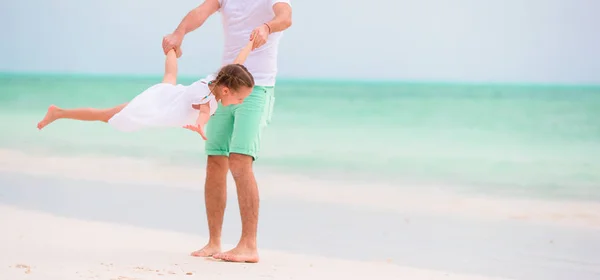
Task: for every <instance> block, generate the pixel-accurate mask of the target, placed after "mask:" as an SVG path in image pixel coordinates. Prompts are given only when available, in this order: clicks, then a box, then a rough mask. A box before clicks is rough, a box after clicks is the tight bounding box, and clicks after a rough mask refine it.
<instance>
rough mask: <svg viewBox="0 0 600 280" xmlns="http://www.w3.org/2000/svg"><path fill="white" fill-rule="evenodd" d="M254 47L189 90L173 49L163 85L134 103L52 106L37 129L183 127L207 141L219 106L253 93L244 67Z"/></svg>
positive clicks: (158, 85) (238, 102)
mask: <svg viewBox="0 0 600 280" xmlns="http://www.w3.org/2000/svg"><path fill="white" fill-rule="evenodd" d="M252 43H253V41H250V42H249V43H248V44H247V45H246V46H245V47H244V48H243V49H242V50H241V52H240V54H239V55H238V56H237V58H236V59H235V60H234V62H233V63H232V64H229V65H226V66H224V67H222V68H221V69H220V71H219V73H218V74H217V76H216V77H215V78H214V79H209V78H208V77H207V79H201V80H199V81H196V82H194V83H192V84H191V85H189V86H184V85H180V84H177V82H176V81H177V58H178V57H180V56H181V50H179V49H172V50H170V51H169V52H168V53H167V56H166V61H165V74H164V76H163V81H162V83H159V84H156V85H153V86H151V87H150V88H148V89H146V90H145V91H143V92H142V93H140V94H139V95H138V96H136V97H135V98H133V100H131V101H130V102H128V103H124V104H121V105H118V106H116V107H113V108H109V109H95V108H78V109H62V108H59V107H57V106H54V105H51V106H50V107H49V108H48V112H47V113H46V116H45V117H44V119H42V121H40V122H39V123H38V125H37V127H38V129H42V128H44V127H45V126H47V125H49V124H50V123H52V122H54V121H55V120H58V119H73V120H80V121H102V122H106V123H108V124H110V125H111V126H113V127H114V128H116V129H118V130H120V131H135V130H138V129H142V128H145V127H183V128H186V129H189V130H192V131H196V132H198V133H200V135H201V136H202V138H203V139H204V140H206V135H205V134H204V126H205V125H206V123H207V122H208V119H209V118H210V116H211V115H212V114H214V112H215V111H216V110H217V106H218V104H217V102H219V101H220V102H221V104H222V105H223V106H229V105H233V104H240V103H242V101H243V100H244V99H245V98H246V97H248V95H250V93H251V92H252V88H253V87H254V78H253V76H252V74H250V72H248V69H246V67H244V66H243V65H242V64H243V63H244V61H245V60H246V58H247V57H248V54H249V53H250V51H251V50H252ZM211 76H212V75H211ZM209 77H210V76H209Z"/></svg>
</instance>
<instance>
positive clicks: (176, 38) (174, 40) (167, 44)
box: [162, 32, 183, 58]
mask: <svg viewBox="0 0 600 280" xmlns="http://www.w3.org/2000/svg"><path fill="white" fill-rule="evenodd" d="M182 41H183V34H181V33H177V32H174V33H171V34H169V35H167V36H165V37H163V41H162V47H163V52H164V53H165V55H166V54H167V53H168V52H169V51H170V50H172V49H175V50H176V51H177V50H179V51H178V52H177V57H178V58H179V57H180V56H181V54H182V53H181V42H182Z"/></svg>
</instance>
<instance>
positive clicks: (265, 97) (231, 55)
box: [163, 0, 292, 262]
mask: <svg viewBox="0 0 600 280" xmlns="http://www.w3.org/2000/svg"><path fill="white" fill-rule="evenodd" d="M217 11H220V12H221V14H222V24H223V30H224V32H225V49H224V53H223V58H222V64H223V65H224V64H228V63H231V62H232V61H233V60H234V59H235V56H236V55H237V54H238V53H239V51H240V50H241V49H242V48H243V47H244V46H245V45H246V44H247V43H248V41H249V40H253V46H252V52H251V53H250V55H249V56H248V58H247V60H246V63H245V64H244V65H245V66H246V67H247V68H248V70H249V71H250V73H252V75H253V76H254V79H255V84H256V86H255V87H254V90H253V92H252V94H250V96H248V97H247V98H246V99H245V100H244V102H243V103H242V104H239V105H232V106H227V107H223V106H221V105H220V104H219V108H218V109H217V111H216V112H215V114H214V116H212V117H211V119H210V120H209V122H208V124H207V129H206V137H207V138H208V139H207V141H206V153H207V155H208V161H207V166H206V182H205V186H204V198H205V202H206V215H207V218H208V227H209V232H210V238H209V241H208V244H207V245H206V246H204V247H203V248H202V249H200V250H198V251H195V252H192V256H197V257H209V256H212V257H213V258H216V259H221V260H225V261H234V262H258V260H259V256H258V251H257V246H256V234H257V224H258V205H259V197H258V188H257V184H256V180H255V178H254V172H253V170H252V164H253V162H254V160H256V158H257V153H258V150H259V147H260V138H261V132H262V130H263V129H264V128H265V127H266V125H267V124H268V123H269V122H270V119H271V112H272V109H273V102H274V86H275V77H276V73H277V51H278V46H279V40H280V38H281V35H282V31H283V30H285V29H287V28H289V27H290V26H291V24H292V8H291V5H290V2H289V0H205V1H204V3H202V4H201V5H200V6H198V7H197V8H195V9H193V10H192V11H190V12H189V13H188V14H187V15H186V16H185V17H184V18H183V20H182V21H181V23H180V24H179V26H178V27H177V29H176V30H175V31H174V32H173V33H172V34H169V35H167V36H165V37H164V38H163V49H164V51H165V53H166V52H168V51H169V50H170V49H172V48H173V47H179V46H180V45H181V42H182V40H183V37H184V36H185V34H187V33H189V32H191V31H193V30H195V29H197V28H198V27H200V26H201V25H202V24H203V23H204V21H205V20H206V19H207V18H208V17H209V16H211V15H212V14H214V13H215V12H217ZM228 170H231V174H232V175H233V178H234V180H235V184H236V188H237V194H238V203H239V207H240V215H241V217H242V235H241V238H240V240H239V243H238V244H237V246H236V247H235V248H233V249H232V250H230V251H227V252H221V228H222V225H223V215H224V213H225V204H226V200H227V199H226V198H227V186H226V182H227V172H228Z"/></svg>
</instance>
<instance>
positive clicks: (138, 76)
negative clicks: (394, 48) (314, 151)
mask: <svg viewBox="0 0 600 280" xmlns="http://www.w3.org/2000/svg"><path fill="white" fill-rule="evenodd" d="M207 75H208V74H207ZM6 76H57V77H67V76H71V77H77V78H84V77H85V78H135V79H154V78H157V79H160V78H161V77H162V75H160V74H135V73H83V72H35V71H28V72H25V71H11V72H7V71H0V78H2V77H6ZM204 76H206V75H204ZM204 76H202V75H200V77H204ZM198 77H199V76H196V75H180V76H179V77H178V79H182V80H195V79H198ZM277 81H278V82H279V81H281V82H284V83H290V82H291V83H301V82H313V83H314V82H320V83H350V84H366V83H382V84H401V85H447V86H506V87H568V88H598V89H600V83H598V84H594V83H542V82H491V81H490V82H484V81H444V80H402V79H357V78H351V77H349V78H320V77H285V76H284V77H277Z"/></svg>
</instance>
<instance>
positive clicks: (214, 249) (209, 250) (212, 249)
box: [190, 243, 221, 258]
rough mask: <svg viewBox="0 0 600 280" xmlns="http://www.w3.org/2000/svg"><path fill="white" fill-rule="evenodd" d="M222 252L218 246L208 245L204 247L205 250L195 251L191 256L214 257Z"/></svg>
mask: <svg viewBox="0 0 600 280" xmlns="http://www.w3.org/2000/svg"><path fill="white" fill-rule="evenodd" d="M220 252H221V246H218V245H212V244H210V243H209V244H207V245H206V246H204V248H202V249H200V250H197V251H194V252H192V253H191V254H190V255H191V256H192V257H204V258H206V257H212V256H213V255H214V254H217V253H220Z"/></svg>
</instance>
